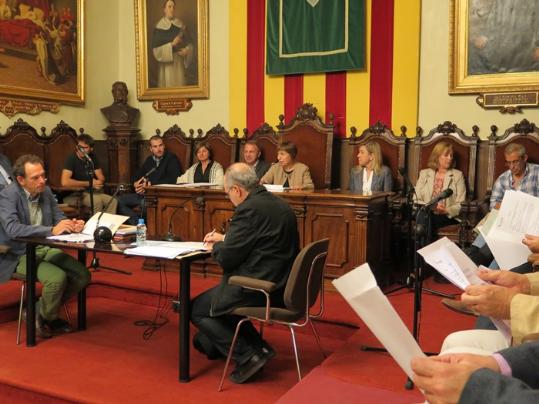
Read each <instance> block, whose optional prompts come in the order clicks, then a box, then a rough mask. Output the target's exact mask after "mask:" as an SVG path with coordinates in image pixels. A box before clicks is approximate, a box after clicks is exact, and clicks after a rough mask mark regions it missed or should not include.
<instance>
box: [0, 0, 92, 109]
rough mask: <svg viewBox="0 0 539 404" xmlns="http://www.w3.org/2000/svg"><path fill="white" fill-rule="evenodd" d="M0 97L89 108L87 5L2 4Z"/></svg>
mask: <svg viewBox="0 0 539 404" xmlns="http://www.w3.org/2000/svg"><path fill="white" fill-rule="evenodd" d="M0 77H1V79H0V95H7V96H16V97H20V98H25V99H28V98H31V99H38V100H47V101H53V102H59V103H67V104H83V103H84V0H32V1H24V2H21V1H13V0H0Z"/></svg>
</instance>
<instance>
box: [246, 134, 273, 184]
mask: <svg viewBox="0 0 539 404" xmlns="http://www.w3.org/2000/svg"><path fill="white" fill-rule="evenodd" d="M261 154H262V153H261V151H260V147H259V146H258V143H256V141H254V140H248V141H247V142H246V143H245V146H244V147H243V161H245V162H246V163H247V164H249V165H250V166H251V167H252V168H253V169H254V170H255V173H256V177H257V178H258V179H259V180H260V178H262V177H263V176H264V174H266V171H268V170H269V168H270V163H268V162H267V161H265V160H264V159H263V158H262V157H261Z"/></svg>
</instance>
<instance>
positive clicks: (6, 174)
mask: <svg viewBox="0 0 539 404" xmlns="http://www.w3.org/2000/svg"><path fill="white" fill-rule="evenodd" d="M12 181H13V172H12V171H11V162H10V161H9V159H8V158H7V156H5V155H4V154H2V153H0V191H1V190H2V189H3V188H4V187H6V186H7V185H9V184H11V182H12Z"/></svg>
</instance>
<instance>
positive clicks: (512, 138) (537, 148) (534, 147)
mask: <svg viewBox="0 0 539 404" xmlns="http://www.w3.org/2000/svg"><path fill="white" fill-rule="evenodd" d="M497 130H498V128H497V127H496V126H494V125H493V126H491V131H492V133H491V135H490V137H489V139H488V151H489V158H488V174H487V194H488V195H490V192H491V191H492V187H493V186H494V182H495V181H496V178H498V177H499V176H500V174H502V173H503V172H504V171H505V170H507V167H506V165H505V156H504V150H505V147H506V146H507V145H508V144H509V143H519V144H521V145H523V146H524V147H525V148H526V153H527V154H528V162H530V163H535V164H539V129H538V128H537V126H535V123H533V122H529V121H528V120H527V119H523V120H522V121H520V122H519V123H516V124H514V125H513V126H511V127H509V128H507V129H506V130H505V132H504V133H503V135H501V136H498V135H496V132H497Z"/></svg>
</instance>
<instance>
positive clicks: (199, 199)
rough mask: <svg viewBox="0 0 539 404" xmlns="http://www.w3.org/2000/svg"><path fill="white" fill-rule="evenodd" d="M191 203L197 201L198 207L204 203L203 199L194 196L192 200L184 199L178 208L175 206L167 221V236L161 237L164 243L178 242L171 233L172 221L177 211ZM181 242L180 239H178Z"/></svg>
mask: <svg viewBox="0 0 539 404" xmlns="http://www.w3.org/2000/svg"><path fill="white" fill-rule="evenodd" d="M193 201H197V204H198V205H200V204H203V203H204V198H203V197H201V196H195V197H192V198H189V199H186V200H185V201H183V202H182V203H181V204H180V205H179V206H177V207H176V208H175V209H174V210H173V211H172V215H170V219H169V221H168V231H167V234H166V235H165V236H164V237H163V239H164V240H165V241H179V240H178V238H177V237H176V236H174V233H172V219H174V216H175V215H176V213H178V211H179V210H180V209H182V208H185V205H187V204H188V203H189V202H193ZM180 240H181V239H180Z"/></svg>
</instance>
